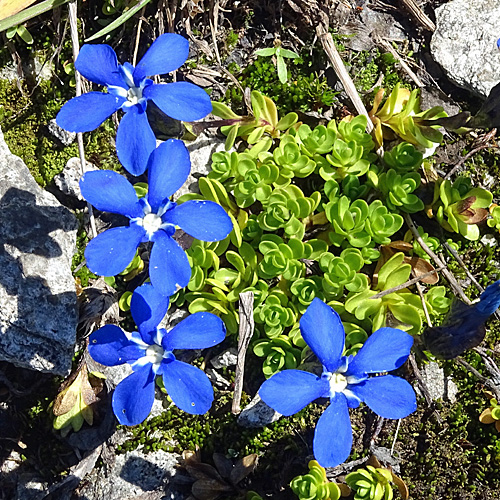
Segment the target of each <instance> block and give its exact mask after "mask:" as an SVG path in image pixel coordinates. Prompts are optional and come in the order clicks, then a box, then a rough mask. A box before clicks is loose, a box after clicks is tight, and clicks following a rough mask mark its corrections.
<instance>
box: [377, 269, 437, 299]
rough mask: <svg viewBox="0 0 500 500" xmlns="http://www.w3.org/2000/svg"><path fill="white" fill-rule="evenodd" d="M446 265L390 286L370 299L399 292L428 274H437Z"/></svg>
mask: <svg viewBox="0 0 500 500" xmlns="http://www.w3.org/2000/svg"><path fill="white" fill-rule="evenodd" d="M445 267H446V266H441V267H438V268H437V269H433V270H432V271H429V272H427V273H424V274H421V275H419V276H417V277H415V278H412V279H411V280H408V281H406V282H405V283H401V285H398V286H395V287H392V288H389V289H388V290H383V291H382V292H379V293H377V295H374V296H373V297H370V299H380V298H381V297H383V296H384V295H389V294H390V293H394V292H399V290H403V289H405V288H408V287H409V286H411V285H414V284H415V283H418V282H419V281H422V280H423V279H425V278H427V277H428V276H431V275H432V274H436V273H438V272H439V271H442V270H443V269H445Z"/></svg>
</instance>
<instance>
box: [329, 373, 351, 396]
mask: <svg viewBox="0 0 500 500" xmlns="http://www.w3.org/2000/svg"><path fill="white" fill-rule="evenodd" d="M346 387H347V379H346V377H344V375H342V374H341V373H332V375H331V377H330V393H331V394H334V393H336V392H343V391H344V389H345V388H346Z"/></svg>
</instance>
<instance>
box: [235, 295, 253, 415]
mask: <svg viewBox="0 0 500 500" xmlns="http://www.w3.org/2000/svg"><path fill="white" fill-rule="evenodd" d="M239 316H240V328H239V336H238V361H237V363H236V377H235V381H234V395H233V404H232V407H231V412H232V413H233V415H237V414H238V413H240V411H241V408H240V402H241V391H242V390H243V375H244V373H245V356H246V353H247V349H248V345H249V344H250V340H251V338H252V335H253V332H254V327H255V323H254V320H253V292H243V293H240V302H239Z"/></svg>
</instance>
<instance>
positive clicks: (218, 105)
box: [212, 101, 240, 120]
mask: <svg viewBox="0 0 500 500" xmlns="http://www.w3.org/2000/svg"><path fill="white" fill-rule="evenodd" d="M212 114H213V115H214V116H218V117H219V118H223V119H224V120H229V119H231V118H240V117H239V116H238V115H237V114H236V113H235V112H234V111H233V110H232V109H231V108H230V107H229V106H226V104H224V103H222V102H217V101H213V102H212Z"/></svg>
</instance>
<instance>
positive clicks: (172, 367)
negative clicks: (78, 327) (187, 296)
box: [88, 284, 226, 425]
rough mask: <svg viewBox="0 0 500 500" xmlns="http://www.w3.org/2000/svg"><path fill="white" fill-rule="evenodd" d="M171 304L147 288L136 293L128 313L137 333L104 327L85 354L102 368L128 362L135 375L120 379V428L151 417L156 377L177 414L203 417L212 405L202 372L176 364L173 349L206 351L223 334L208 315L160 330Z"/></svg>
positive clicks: (115, 398) (116, 394)
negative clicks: (181, 411) (174, 406)
mask: <svg viewBox="0 0 500 500" xmlns="http://www.w3.org/2000/svg"><path fill="white" fill-rule="evenodd" d="M168 303H169V300H168V298H166V297H163V296H162V295H160V294H159V293H158V292H157V291H155V289H154V288H153V286H152V285H151V284H146V285H143V286H141V287H139V288H137V289H136V290H135V292H134V294H133V295H132V301H131V304H130V311H131V313H132V317H133V318H134V321H135V322H136V324H137V327H138V331H137V332H133V333H128V332H124V331H123V330H122V329H121V328H119V327H118V326H115V325H106V326H104V327H102V328H99V330H97V331H96V332H94V333H93V334H92V335H91V336H90V339H89V347H88V350H89V353H90V355H91V356H92V358H94V360H95V361H97V362H98V363H101V364H102V365H105V366H116V365H121V364H124V363H129V364H130V365H131V366H132V369H133V373H132V374H131V375H129V376H128V377H127V378H125V379H124V380H122V381H121V382H120V383H119V384H118V385H117V387H116V389H115V392H114V394H113V400H112V406H113V411H114V413H115V415H116V418H117V419H118V421H119V422H120V424H124V425H138V424H140V423H141V422H142V421H144V420H145V418H146V417H147V416H148V415H149V413H150V411H151V408H152V406H153V401H154V397H155V378H156V376H157V375H160V376H162V378H163V385H164V386H165V389H166V391H167V393H168V395H169V396H170V398H171V399H172V401H173V402H174V404H175V405H176V406H178V407H179V408H180V409H181V410H183V411H185V412H187V413H192V414H195V415H201V414H202V413H205V412H207V411H208V410H209V409H210V407H211V406H212V402H213V399H214V393H213V389H212V385H211V384H210V381H209V379H208V377H207V376H206V374H205V372H203V371H202V370H200V369H199V368H196V367H195V366H192V365H189V364H187V363H184V362H182V361H178V360H177V359H175V355H174V354H173V351H174V349H204V348H207V347H212V346H214V345H216V344H218V343H220V342H222V341H223V340H224V337H225V335H226V329H225V327H224V323H223V322H222V320H221V319H220V318H218V317H217V316H215V314H211V313H206V312H204V313H201V312H199V313H195V314H192V315H190V316H188V317H187V318H186V319H184V320H182V321H181V322H180V323H179V324H177V325H176V326H175V327H174V328H172V330H170V331H168V332H167V331H166V330H165V329H164V328H158V324H159V323H160V321H161V320H162V319H163V316H165V313H166V312H167V309H168Z"/></svg>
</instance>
